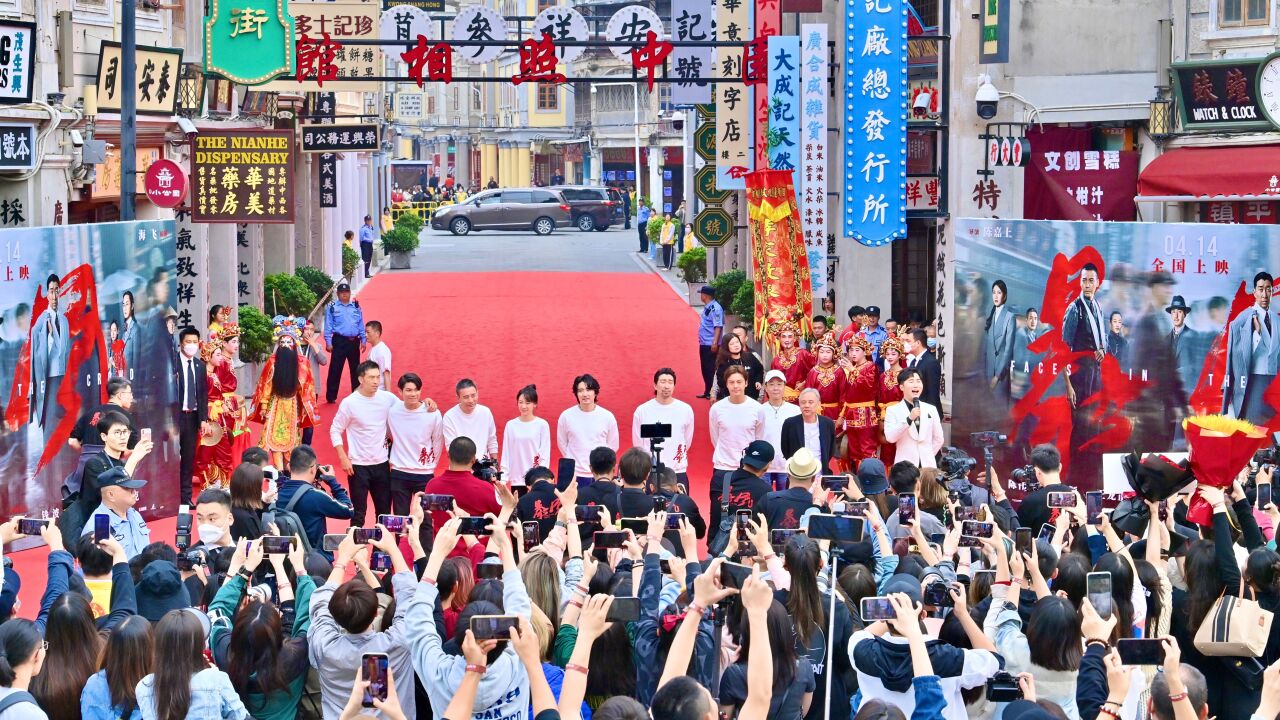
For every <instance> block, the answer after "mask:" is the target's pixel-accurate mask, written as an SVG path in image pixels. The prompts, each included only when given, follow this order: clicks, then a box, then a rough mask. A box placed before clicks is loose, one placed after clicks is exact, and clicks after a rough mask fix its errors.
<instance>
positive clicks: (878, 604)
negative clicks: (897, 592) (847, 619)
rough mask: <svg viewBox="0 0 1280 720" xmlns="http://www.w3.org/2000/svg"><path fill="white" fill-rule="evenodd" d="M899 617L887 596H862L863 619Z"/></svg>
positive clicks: (865, 620)
mask: <svg viewBox="0 0 1280 720" xmlns="http://www.w3.org/2000/svg"><path fill="white" fill-rule="evenodd" d="M896 617H898V613H896V612H894V610H893V603H891V602H889V598H887V597H869V598H862V620H863V621H864V622H867V621H874V620H892V619H894V618H896Z"/></svg>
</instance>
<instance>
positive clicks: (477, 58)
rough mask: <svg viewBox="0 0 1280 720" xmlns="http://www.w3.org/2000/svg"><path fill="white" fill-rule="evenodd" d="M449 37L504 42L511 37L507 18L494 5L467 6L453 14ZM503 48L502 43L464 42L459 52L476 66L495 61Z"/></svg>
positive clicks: (462, 41)
mask: <svg viewBox="0 0 1280 720" xmlns="http://www.w3.org/2000/svg"><path fill="white" fill-rule="evenodd" d="M449 38H450V39H451V40H453V41H454V42H455V43H464V42H466V41H468V40H470V41H480V42H485V41H492V42H501V41H503V40H506V39H507V20H506V18H504V17H502V13H500V12H498V11H497V10H494V9H493V8H491V7H486V6H484V5H467V6H466V7H464V8H462V9H461V10H459V11H458V14H457V15H455V16H454V17H453V22H452V24H450V26H449ZM503 49H504V48H503V47H502V46H501V45H461V46H459V48H458V55H460V56H461V57H462V59H463V60H464V61H466V62H469V63H471V64H472V65H483V64H484V63H487V62H491V61H492V60H495V59H496V58H497V57H498V56H499V55H501V54H502V51H503Z"/></svg>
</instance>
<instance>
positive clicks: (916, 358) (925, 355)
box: [902, 328, 942, 417]
mask: <svg viewBox="0 0 1280 720" xmlns="http://www.w3.org/2000/svg"><path fill="white" fill-rule="evenodd" d="M902 348H903V349H904V350H906V352H907V367H909V368H916V369H917V370H919V371H920V377H921V378H923V379H924V392H922V393H921V394H920V399H921V400H922V401H924V402H927V403H929V404H930V405H932V406H933V407H934V409H936V410H937V411H938V416H939V417H941V416H942V365H941V364H940V363H938V358H937V357H936V356H934V354H933V353H931V352H929V333H927V332H925V331H924V330H923V329H921V328H916V329H914V330H912V331H911V332H909V333H907V334H906V335H904V336H903V338H902Z"/></svg>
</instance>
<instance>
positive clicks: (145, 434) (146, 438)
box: [138, 428, 151, 442]
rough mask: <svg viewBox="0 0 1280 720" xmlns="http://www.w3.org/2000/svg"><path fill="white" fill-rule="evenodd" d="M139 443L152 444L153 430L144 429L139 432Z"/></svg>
mask: <svg viewBox="0 0 1280 720" xmlns="http://www.w3.org/2000/svg"><path fill="white" fill-rule="evenodd" d="M138 442H151V428H142V429H141V430H139V431H138Z"/></svg>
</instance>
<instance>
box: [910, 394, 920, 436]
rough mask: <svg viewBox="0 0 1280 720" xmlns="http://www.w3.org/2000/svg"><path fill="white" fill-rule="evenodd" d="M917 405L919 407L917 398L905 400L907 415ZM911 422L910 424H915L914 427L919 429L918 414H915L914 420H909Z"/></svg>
mask: <svg viewBox="0 0 1280 720" xmlns="http://www.w3.org/2000/svg"><path fill="white" fill-rule="evenodd" d="M918 407H920V401H919V400H908V401H907V413H908V416H910V412H911V411H912V410H915V409H916V408H918ZM911 424H912V425H913V426H915V429H916V430H919V429H920V417H919V416H916V419H915V420H912V421H911Z"/></svg>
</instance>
